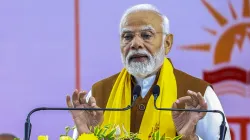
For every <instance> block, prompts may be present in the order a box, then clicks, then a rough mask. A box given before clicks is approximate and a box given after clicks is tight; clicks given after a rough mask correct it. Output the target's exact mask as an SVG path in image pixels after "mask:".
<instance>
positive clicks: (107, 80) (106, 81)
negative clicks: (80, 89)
mask: <svg viewBox="0 0 250 140" xmlns="http://www.w3.org/2000/svg"><path fill="white" fill-rule="evenodd" d="M119 74H120V72H119V73H116V74H114V75H111V76H109V77H106V78H104V79H102V80H99V81H97V82H96V83H94V84H93V86H92V89H93V88H97V87H103V86H106V85H110V84H112V85H113V84H114V83H115V81H116V79H117V77H118V75H119Z"/></svg>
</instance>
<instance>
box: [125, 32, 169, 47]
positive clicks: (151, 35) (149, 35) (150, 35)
mask: <svg viewBox="0 0 250 140" xmlns="http://www.w3.org/2000/svg"><path fill="white" fill-rule="evenodd" d="M158 33H161V34H166V33H164V32H153V31H148V30H146V31H138V32H132V31H127V32H123V33H122V35H121V41H122V43H123V44H128V43H130V42H131V41H132V40H133V39H134V37H135V36H136V35H138V36H139V37H140V38H141V39H142V40H143V41H145V42H152V41H153V40H154V39H155V37H156V34H158Z"/></svg>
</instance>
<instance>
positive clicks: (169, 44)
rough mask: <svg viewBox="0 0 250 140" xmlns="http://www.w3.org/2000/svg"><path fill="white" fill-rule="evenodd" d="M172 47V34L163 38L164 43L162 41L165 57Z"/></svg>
mask: <svg viewBox="0 0 250 140" xmlns="http://www.w3.org/2000/svg"><path fill="white" fill-rule="evenodd" d="M172 45H173V35H172V34H168V35H166V37H165V41H164V47H165V55H167V54H168V53H169V52H170V50H171V48H172Z"/></svg>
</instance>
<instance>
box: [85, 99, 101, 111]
mask: <svg viewBox="0 0 250 140" xmlns="http://www.w3.org/2000/svg"><path fill="white" fill-rule="evenodd" d="M88 104H89V105H90V106H91V107H93V108H100V107H98V106H97V105H96V100H95V98H94V97H90V98H89V102H88ZM102 113H103V111H101V110H98V111H96V114H95V113H94V115H100V114H102Z"/></svg>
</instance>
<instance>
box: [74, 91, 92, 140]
mask: <svg viewBox="0 0 250 140" xmlns="http://www.w3.org/2000/svg"><path fill="white" fill-rule="evenodd" d="M91 96H92V92H91V90H90V91H89V92H88V94H87V96H86V101H87V102H88V101H89V98H90V97H91ZM72 138H73V140H77V138H78V131H77V129H75V130H74V131H73V136H72Z"/></svg>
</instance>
